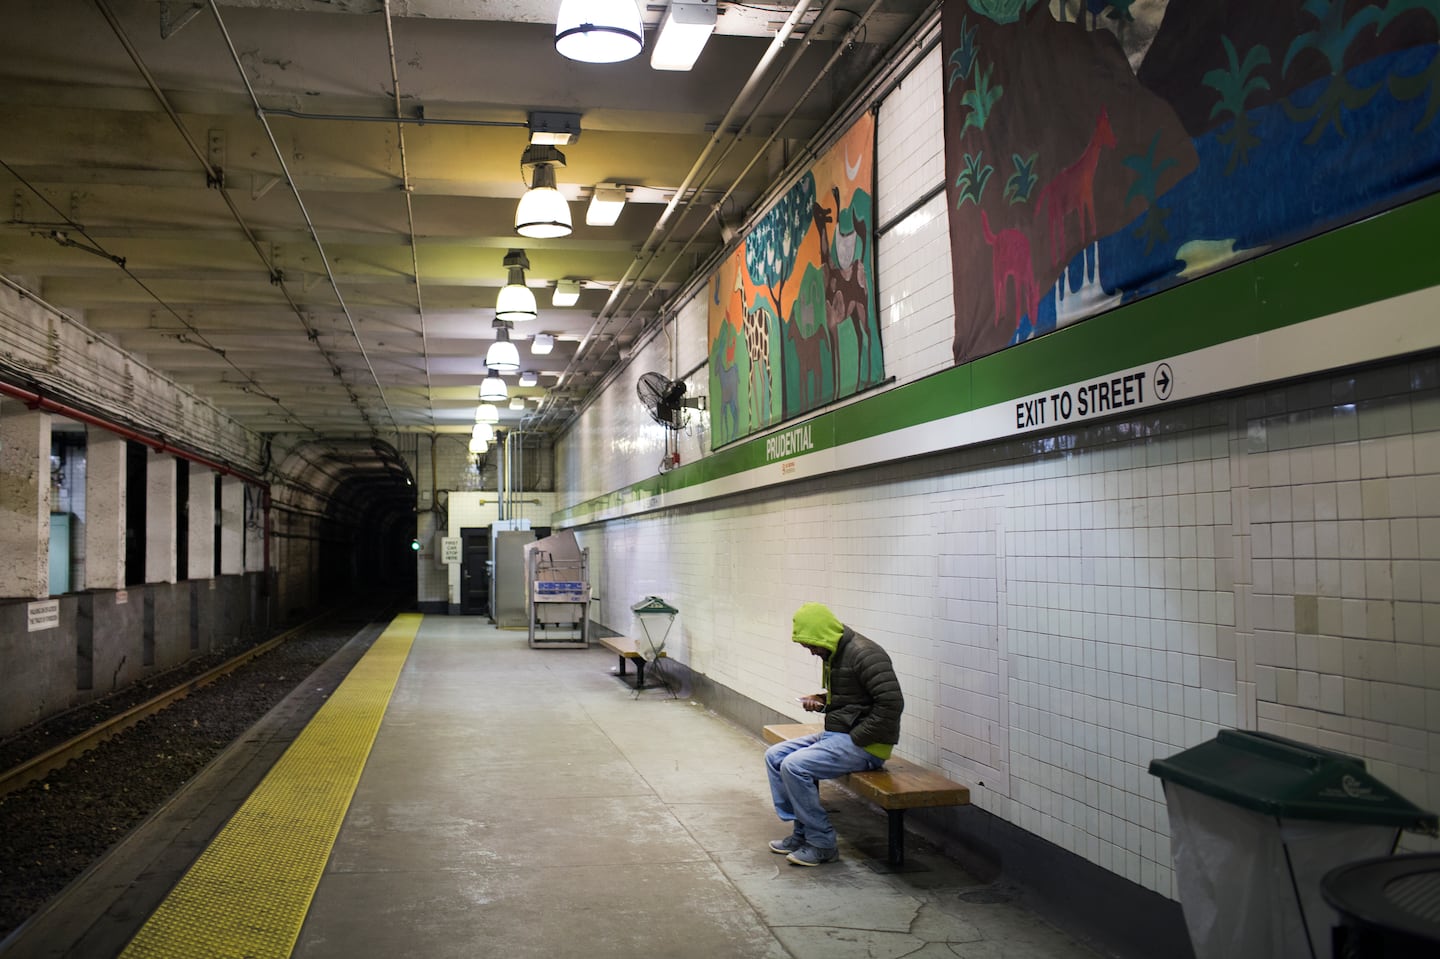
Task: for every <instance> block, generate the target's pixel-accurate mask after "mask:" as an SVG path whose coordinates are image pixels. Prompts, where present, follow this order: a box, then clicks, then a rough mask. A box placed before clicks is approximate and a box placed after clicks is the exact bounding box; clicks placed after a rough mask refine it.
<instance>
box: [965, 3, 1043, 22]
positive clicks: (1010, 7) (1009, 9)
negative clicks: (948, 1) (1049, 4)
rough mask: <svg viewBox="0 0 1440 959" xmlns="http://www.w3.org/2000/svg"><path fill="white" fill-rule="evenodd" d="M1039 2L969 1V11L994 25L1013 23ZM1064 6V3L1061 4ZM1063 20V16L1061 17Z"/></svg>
mask: <svg viewBox="0 0 1440 959" xmlns="http://www.w3.org/2000/svg"><path fill="white" fill-rule="evenodd" d="M1039 2H1040V0H970V9H971V10H974V11H975V12H976V13H978V14H980V15H981V16H982V17H986V18H988V19H990V20H994V21H995V22H996V23H1014V22H1015V21H1017V20H1019V19H1020V15H1021V14H1022V13H1025V12H1027V11H1029V10H1031V9H1033V8H1034V7H1035V5H1036V4H1037V3H1039ZM1061 6H1062V7H1063V6H1064V3H1063V2H1062V3H1061ZM1061 19H1062V20H1063V19H1064V16H1063V15H1062V16H1061Z"/></svg>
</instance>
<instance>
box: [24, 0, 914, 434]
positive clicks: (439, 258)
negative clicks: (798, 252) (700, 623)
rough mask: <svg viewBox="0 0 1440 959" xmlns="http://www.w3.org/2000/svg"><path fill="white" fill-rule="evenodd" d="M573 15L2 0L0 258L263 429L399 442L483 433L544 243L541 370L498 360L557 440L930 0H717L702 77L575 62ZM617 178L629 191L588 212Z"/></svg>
mask: <svg viewBox="0 0 1440 959" xmlns="http://www.w3.org/2000/svg"><path fill="white" fill-rule="evenodd" d="M558 5H559V0H391V2H389V3H388V4H387V3H383V2H380V0H214V2H207V3H203V4H201V3H190V2H157V0H7V2H6V3H5V4H4V5H3V7H0V26H3V29H0V130H3V135H0V185H3V186H4V188H5V199H6V201H7V204H6V205H7V207H8V216H6V217H5V218H4V221H3V225H0V274H4V275H7V276H10V277H16V278H21V280H22V282H23V283H24V284H25V285H26V286H27V287H29V288H30V289H31V290H32V292H34V293H36V294H38V295H39V296H40V297H41V298H42V299H44V300H45V301H47V302H49V303H50V304H52V305H54V306H56V307H59V308H61V309H62V310H65V311H67V312H69V313H71V314H72V315H74V316H75V317H77V318H79V319H81V320H82V321H83V323H84V324H85V325H87V326H88V327H90V328H91V329H93V330H96V331H99V332H100V333H102V334H103V335H105V336H107V337H109V338H111V339H113V341H114V342H116V343H118V344H119V345H120V346H121V347H123V348H124V349H125V350H126V351H128V352H130V353H132V354H134V355H135V356H137V357H138V358H140V359H142V360H143V361H144V362H145V363H146V364H148V365H149V366H150V367H152V368H154V369H156V370H158V371H160V372H162V373H164V374H166V375H167V376H169V377H171V378H173V379H174V380H176V381H177V382H179V383H180V384H182V385H184V386H185V387H187V388H188V389H191V390H193V391H194V392H196V393H197V394H199V395H201V396H202V397H204V398H205V399H207V400H209V401H210V402H211V403H213V404H214V405H215V406H216V407H218V408H219V409H220V410H222V411H223V412H225V413H226V414H228V415H229V416H231V417H233V418H234V419H236V420H237V421H239V422H240V423H242V424H243V425H244V426H246V427H248V428H249V429H252V430H255V431H257V432H259V433H262V434H283V433H300V434H309V435H312V436H324V437H330V438H352V439H357V440H363V439H365V438H369V437H376V438H386V439H393V438H394V437H395V436H396V435H397V434H399V433H406V432H421V433H435V432H440V433H447V432H454V433H462V432H469V430H470V427H471V425H472V424H473V423H474V417H475V406H476V403H477V398H478V389H479V386H480V382H481V379H482V378H483V376H484V372H485V371H484V368H483V358H484V355H485V352H486V349H487V347H488V346H489V345H490V342H491V341H492V340H493V339H494V336H495V330H494V328H493V325H492V324H493V320H494V305H495V298H496V294H497V292H498V290H499V287H500V286H501V285H502V283H503V282H504V280H505V277H506V271H505V268H504V266H503V260H504V258H505V255H506V252H507V251H508V250H511V249H523V250H524V251H525V252H526V255H527V256H528V259H529V261H530V264H531V268H530V270H529V271H528V273H527V281H528V284H529V285H530V286H531V287H532V288H534V290H535V292H536V294H537V297H538V299H539V306H540V311H539V316H538V318H537V319H536V320H535V321H534V322H532V323H524V324H517V326H516V328H515V329H514V330H513V333H512V338H513V339H514V340H516V341H517V345H518V346H519V351H520V356H521V368H522V369H526V370H532V371H534V372H536V373H537V374H538V383H537V385H535V386H534V387H529V388H519V387H517V385H516V378H515V377H514V376H511V377H509V378H508V379H509V386H510V390H511V395H512V396H514V395H517V394H518V395H522V396H525V397H527V399H528V402H527V405H526V409H525V410H524V411H516V410H510V409H504V410H502V425H505V426H510V427H515V426H518V425H520V424H521V421H522V418H523V422H524V425H525V427H526V428H527V429H535V430H539V431H550V432H554V431H556V430H559V429H560V428H562V427H563V426H564V425H565V423H566V422H567V421H568V420H569V418H570V417H571V416H572V415H573V414H574V411H575V409H576V407H577V405H578V404H579V403H581V402H582V401H583V399H584V397H585V396H586V395H587V394H588V393H589V392H590V391H591V390H593V389H594V388H595V387H596V385H597V384H599V383H601V382H602V381H603V380H604V377H605V375H606V374H607V372H608V371H610V370H611V369H613V368H614V366H615V365H616V364H617V363H619V362H620V361H621V360H622V359H623V357H624V356H625V355H626V352H627V350H628V349H629V348H630V347H631V346H632V344H633V343H634V342H635V340H636V339H637V338H638V337H639V336H641V335H642V333H644V332H645V331H646V330H647V328H648V326H650V325H651V324H653V323H654V322H655V321H656V320H657V318H658V317H659V316H661V315H662V314H663V312H664V310H665V308H666V306H667V304H669V303H670V301H671V300H673V298H674V297H675V295H676V293H677V291H678V290H680V288H681V287H682V286H683V284H684V283H685V281H686V280H688V279H689V278H690V277H691V276H692V275H693V274H695V273H696V272H697V270H699V269H701V268H702V267H703V266H704V265H705V264H706V263H707V262H708V261H709V260H710V259H711V258H712V257H713V256H714V255H715V254H716V252H717V251H718V250H719V249H720V248H721V247H722V245H723V239H722V223H721V221H722V220H723V221H724V223H725V225H726V226H727V227H733V226H735V225H737V224H740V223H742V222H743V221H744V219H745V217H746V215H747V214H748V213H750V212H751V211H752V209H753V207H754V205H755V203H756V201H757V199H759V198H761V197H762V196H763V194H764V192H765V190H766V189H767V188H769V187H770V186H771V184H772V183H773V181H774V180H775V178H776V176H777V174H778V173H779V172H780V171H781V170H783V169H784V168H785V166H786V164H787V163H788V162H789V161H790V159H791V158H792V157H793V156H795V155H796V153H797V150H798V147H799V146H801V145H803V144H804V143H805V142H806V141H807V140H808V139H809V138H810V137H812V136H813V135H814V134H815V133H816V131H817V130H819V129H820V128H821V127H822V125H823V124H824V122H825V120H826V119H827V118H829V117H830V116H831V115H832V114H833V113H834V111H835V109H836V108H837V106H838V105H839V104H840V103H841V102H843V100H844V99H845V98H846V97H847V96H848V95H849V94H850V93H851V92H852V91H853V90H854V89H855V88H856V86H857V84H858V83H859V81H860V79H861V78H862V77H864V76H865V75H866V74H868V73H869V72H870V70H871V69H872V68H873V67H874V65H875V64H876V63H877V62H878V61H879V60H880V59H881V57H882V56H883V55H884V53H885V52H886V50H887V49H888V48H889V47H890V46H891V44H893V42H894V41H895V40H896V38H897V37H900V36H901V35H902V34H903V33H904V31H905V30H906V29H908V28H909V27H910V26H911V24H912V23H913V21H914V20H915V19H916V18H917V16H919V15H920V14H921V12H922V10H923V8H924V7H925V6H926V0H875V2H874V3H873V6H872V5H870V4H869V2H868V0H867V3H866V4H863V5H858V6H856V7H854V8H844V9H842V8H841V7H840V6H839V5H838V3H835V2H832V3H828V4H827V3H820V2H816V3H809V4H805V5H803V6H802V7H800V8H798V9H797V8H796V7H794V6H793V5H790V4H785V3H781V4H777V5H763V4H753V5H743V6H742V5H738V4H727V3H722V4H721V5H720V14H719V21H718V22H719V26H718V28H717V33H716V35H715V36H713V37H712V38H711V40H710V42H709V44H708V45H707V47H706V49H705V51H704V53H703V54H702V55H701V58H700V61H699V63H698V64H697V66H696V68H695V70H693V71H692V72H689V73H676V72H658V71H654V70H652V69H651V68H650V66H649V61H648V45H649V38H650V37H651V36H653V33H651V32H647V52H646V53H644V54H642V55H641V56H639V57H636V58H635V59H633V60H631V61H627V62H624V63H618V64H609V65H590V64H579V63H574V62H572V61H569V60H566V59H564V58H563V57H561V56H560V55H559V54H557V53H556V52H555V50H554V46H553V33H554V30H553V22H554V17H555V13H556V10H557V9H558ZM663 11H664V5H663V4H660V5H652V6H649V7H647V8H646V11H645V19H646V22H647V24H649V25H650V26H651V27H652V30H653V27H654V25H655V24H656V23H657V22H658V20H659V19H660V17H661V15H662V13H663ZM787 25H789V26H792V27H793V33H792V34H791V36H790V38H789V40H788V42H786V43H785V44H784V46H783V47H778V46H776V45H775V44H774V43H773V38H774V37H775V36H776V34H777V32H780V31H783V30H785V29H786V27H787ZM762 62H763V64H764V67H765V68H764V69H757V65H760V64H762ZM757 74H758V77H757ZM777 78H779V82H778V84H776V82H775V81H776V79H777ZM772 84H774V88H773V90H772V89H771V88H772ZM536 111H548V112H562V113H571V114H576V115H578V116H579V123H580V129H581V133H580V136H579V138H578V139H577V140H576V141H575V142H574V143H571V144H569V145H566V146H563V147H561V148H560V149H561V150H562V152H563V153H564V155H565V158H566V163H565V165H564V166H563V167H560V168H559V169H558V171H557V180H558V183H559V187H560V189H561V190H562V192H564V193H565V194H566V195H567V197H568V198H569V199H570V200H571V201H572V203H571V207H572V214H573V216H574V219H575V221H576V225H575V230H574V232H573V233H572V234H571V235H570V236H569V237H566V238H563V239H549V240H527V239H525V238H522V237H519V236H517V235H515V233H514V229H513V223H514V211H515V205H516V202H517V200H518V198H519V196H520V195H521V193H522V192H523V191H524V189H525V184H524V182H523V181H522V169H521V163H520V159H521V155H522V152H523V151H524V149H525V147H526V145H527V143H528V142H529V129H528V124H529V118H530V115H531V113H532V112H536ZM397 116H399V117H401V118H403V122H397V120H396V117H397ZM421 120H424V121H425V122H423V123H422V122H420V121H421ZM602 182H612V183H620V184H625V185H626V186H627V187H630V188H631V189H630V202H629V203H627V205H626V207H625V209H624V211H623V212H622V214H621V215H620V218H619V221H618V222H617V223H616V224H615V225H614V226H613V227H589V226H586V225H585V223H584V214H585V204H584V201H585V200H586V198H588V196H589V194H590V192H591V191H592V189H593V187H594V186H595V184H597V183H602ZM682 187H684V188H685V192H684V193H682V194H680V195H679V197H678V198H677V193H678V192H679V191H680V190H681V188H682ZM667 211H669V212H668V215H666V216H664V217H663V222H662V215H664V214H666V212H667ZM561 279H572V280H581V281H584V282H583V289H582V292H581V296H580V300H579V303H578V304H576V305H575V306H573V307H569V308H556V307H553V306H551V303H550V291H551V290H552V289H553V287H554V286H555V283H556V281H557V280H561ZM671 305H673V304H671ZM538 332H544V333H549V334H552V335H554V336H556V338H557V340H558V342H557V343H556V347H555V349H554V351H553V352H552V353H550V354H549V355H548V356H532V355H531V353H530V349H529V347H530V343H529V340H530V339H531V337H532V335H533V334H535V333H538Z"/></svg>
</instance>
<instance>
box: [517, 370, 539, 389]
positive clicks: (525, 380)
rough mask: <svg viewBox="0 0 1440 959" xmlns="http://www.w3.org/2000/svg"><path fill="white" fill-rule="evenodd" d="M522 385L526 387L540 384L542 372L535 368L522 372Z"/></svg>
mask: <svg viewBox="0 0 1440 959" xmlns="http://www.w3.org/2000/svg"><path fill="white" fill-rule="evenodd" d="M520 385H521V386H525V387H530V386H539V385H540V374H539V373H537V372H535V371H534V370H526V371H525V372H523V373H521V374H520Z"/></svg>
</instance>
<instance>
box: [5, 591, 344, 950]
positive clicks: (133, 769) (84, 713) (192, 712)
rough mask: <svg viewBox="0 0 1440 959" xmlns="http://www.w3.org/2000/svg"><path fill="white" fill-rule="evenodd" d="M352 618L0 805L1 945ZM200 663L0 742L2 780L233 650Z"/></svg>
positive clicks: (239, 730) (316, 660) (323, 655)
mask: <svg viewBox="0 0 1440 959" xmlns="http://www.w3.org/2000/svg"><path fill="white" fill-rule="evenodd" d="M368 621H369V620H368V619H360V618H357V617H355V616H354V615H353V614H351V615H350V616H347V617H346V618H345V619H343V620H339V619H336V620H332V621H330V622H328V623H324V624H316V625H315V626H313V627H310V628H307V629H306V630H305V631H304V633H303V634H301V635H297V636H295V637H292V638H291V639H289V640H286V641H285V642H284V643H282V644H281V645H280V646H279V647H277V648H275V649H273V650H271V651H270V652H268V653H266V654H264V655H262V656H260V657H258V658H257V659H255V660H252V661H251V662H249V663H247V664H246V665H244V666H241V667H240V668H239V669H237V670H235V671H234V672H232V673H230V674H228V675H226V676H222V677H221V678H219V679H217V680H216V681H215V682H213V683H211V684H209V685H208V686H205V687H204V688H202V689H199V690H196V691H195V692H192V693H191V694H190V695H189V696H187V697H186V698H184V699H182V700H180V701H178V702H176V703H174V704H172V705H171V706H169V707H167V708H166V709H164V710H162V711H161V712H159V713H157V714H155V715H154V716H151V717H150V718H148V719H146V720H144V721H142V722H140V723H138V724H137V725H135V726H134V727H132V728H130V729H128V730H126V731H125V732H123V733H121V734H120V735H118V736H115V737H114V738H112V739H110V740H107V741H106V742H104V743H102V744H101V745H100V746H98V747H96V748H94V749H91V750H89V751H88V752H86V753H85V754H84V755H83V756H81V757H79V758H78V759H75V760H72V761H71V762H70V763H68V764H67V765H66V766H65V767H64V768H62V769H58V770H56V771H55V772H53V773H51V774H50V775H49V776H48V777H47V778H46V779H44V780H43V781H40V782H34V783H31V784H29V785H28V786H25V787H24V788H22V789H19V790H17V791H15V792H13V793H10V794H9V795H6V796H0V940H3V939H4V938H5V937H6V936H7V935H9V933H10V932H12V931H13V930H14V929H15V928H16V927H18V926H19V925H20V924H21V923H23V922H24V921H25V920H26V919H27V918H29V917H30V916H31V915H32V914H33V913H34V912H35V911H37V910H38V909H39V908H40V907H41V906H43V905H44V904H45V903H46V902H47V901H48V900H49V899H50V898H51V897H53V896H54V895H56V894H57V893H59V892H60V891H61V890H62V889H64V888H65V886H66V885H68V884H69V883H70V882H71V881H72V880H74V879H75V878H76V877H77V876H79V875H80V874H81V873H82V872H84V871H85V869H87V868H88V867H89V866H90V865H91V863H93V862H95V861H96V860H98V859H100V858H101V857H102V856H103V855H104V854H105V852H106V851H107V850H108V849H109V848H110V847H111V846H112V845H114V844H115V843H116V842H117V841H119V840H120V839H121V838H123V837H124V836H125V835H126V834H127V833H128V832H129V831H130V830H132V829H134V828H135V827H136V826H138V825H139V824H140V823H142V822H143V821H144V820H145V819H146V818H147V817H149V816H150V815H151V813H152V812H154V811H155V810H156V809H158V808H159V807H160V806H161V805H163V804H164V803H165V801H166V800H167V799H169V798H170V797H171V796H172V795H173V794H174V793H175V792H176V791H177V790H178V789H180V787H181V786H183V785H185V783H187V782H189V781H190V780H191V779H192V778H193V777H194V776H195V775H196V774H197V773H199V772H200V771H201V770H202V769H204V768H205V766H206V765H207V764H208V763H209V762H210V761H211V760H212V759H214V758H215V757H216V756H218V755H219V754H220V753H221V752H222V751H223V750H224V749H225V748H226V747H227V746H229V745H230V744H231V743H232V742H234V741H235V740H236V739H238V738H239V737H241V736H242V735H244V733H245V732H246V730H248V729H249V728H250V727H251V726H253V725H254V724H255V723H256V722H257V721H258V720H259V719H260V718H261V717H262V716H264V715H265V714H266V713H267V712H269V710H270V709H271V708H272V707H274V706H275V705H276V704H277V703H279V702H280V701H281V700H282V699H284V698H285V697H286V696H287V695H288V694H289V693H290V691H291V690H293V689H294V688H295V687H296V686H298V685H299V684H300V683H301V682H302V681H304V680H305V678H306V677H307V676H309V675H310V674H311V673H312V672H314V670H315V669H316V668H317V667H319V666H320V665H322V664H323V663H324V662H325V661H326V660H328V659H329V658H330V657H331V656H332V655H334V654H335V653H336V652H337V651H338V650H339V649H340V648H341V647H343V646H344V645H345V644H346V643H347V642H349V641H350V639H351V638H352V637H353V636H354V635H355V634H356V633H357V632H359V631H360V630H361V629H363V628H364V627H365V625H366V623H367V622H368ZM243 648H244V647H236V648H234V649H231V650H227V651H225V652H224V653H222V654H218V655H214V656H207V657H204V659H205V662H204V664H203V665H197V664H194V663H192V664H187V665H186V667H184V668H182V669H176V670H171V671H169V672H167V673H165V674H163V675H161V676H157V677H153V678H152V679H150V680H148V681H147V682H146V683H144V684H137V685H136V687H132V688H131V689H128V690H125V691H124V692H123V694H117V695H116V696H111V697H107V698H106V699H105V700H103V701H101V702H97V703H93V704H89V705H87V706H86V707H83V708H82V709H77V710H71V711H70V712H68V713H66V714H64V715H62V716H59V717H56V718H55V719H54V720H52V721H51V722H49V723H46V724H42V726H38V727H36V728H33V729H28V730H23V731H22V732H21V733H19V734H17V735H16V736H14V737H11V738H10V739H9V740H7V741H6V742H4V743H0V770H3V769H10V768H12V767H14V766H15V765H18V764H19V763H21V762H24V761H25V760H26V759H29V758H30V757H31V756H33V755H37V754H38V753H40V752H43V751H44V750H46V749H49V748H51V747H52V746H54V745H56V744H58V743H61V742H64V741H66V740H67V739H70V738H72V737H73V736H75V735H77V734H79V733H80V732H83V731H84V730H85V729H89V728H90V727H91V726H93V725H95V724H96V723H98V722H100V721H101V720H103V719H105V718H108V717H109V716H113V715H116V714H118V713H120V712H123V711H125V710H126V709H129V708H130V707H131V706H134V705H136V704H137V703H141V702H144V701H146V700H148V699H151V698H153V697H154V696H156V695H159V694H160V693H161V692H163V691H165V690H166V689H169V688H172V687H173V686H175V685H178V684H179V683H181V682H183V681H184V680H185V679H188V678H189V677H191V676H193V675H196V674H198V673H200V672H203V671H204V670H206V669H210V668H213V667H214V666H216V665H218V664H219V663H220V662H223V661H224V660H225V659H228V658H232V657H234V656H235V655H238V654H239V653H240V652H242V651H243Z"/></svg>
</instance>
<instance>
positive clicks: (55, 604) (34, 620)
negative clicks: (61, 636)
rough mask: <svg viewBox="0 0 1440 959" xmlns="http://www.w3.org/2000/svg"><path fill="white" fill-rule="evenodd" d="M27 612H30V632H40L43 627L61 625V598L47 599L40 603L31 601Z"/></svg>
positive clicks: (48, 627)
mask: <svg viewBox="0 0 1440 959" xmlns="http://www.w3.org/2000/svg"><path fill="white" fill-rule="evenodd" d="M26 612H27V613H29V616H28V619H29V621H30V632H32V633H38V632H39V631H40V630H42V629H54V628H55V627H57V626H59V625H60V600H58V599H45V600H41V601H40V602H38V603H31V604H30V605H29V606H28V607H27V609H26Z"/></svg>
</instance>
